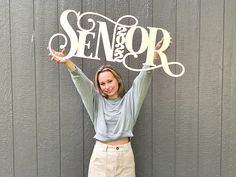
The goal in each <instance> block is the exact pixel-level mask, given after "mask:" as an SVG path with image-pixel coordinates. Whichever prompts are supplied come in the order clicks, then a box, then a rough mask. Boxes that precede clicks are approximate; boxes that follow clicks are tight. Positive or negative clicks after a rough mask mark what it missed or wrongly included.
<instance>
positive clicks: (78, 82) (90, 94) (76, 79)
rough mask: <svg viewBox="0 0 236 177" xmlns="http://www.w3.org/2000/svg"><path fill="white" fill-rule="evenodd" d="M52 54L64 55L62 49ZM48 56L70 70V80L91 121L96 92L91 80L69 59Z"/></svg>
mask: <svg viewBox="0 0 236 177" xmlns="http://www.w3.org/2000/svg"><path fill="white" fill-rule="evenodd" d="M53 52H55V51H53ZM54 54H55V55H57V56H60V57H62V56H64V51H61V52H55V53H54ZM49 56H51V60H53V61H55V62H56V63H60V64H64V65H65V66H66V68H67V69H68V71H69V72H70V75H71V78H72V81H73V83H74V85H75V87H76V89H77V91H78V92H79V94H80V96H81V99H82V101H83V104H84V106H85V108H86V110H87V112H88V114H89V116H90V118H91V120H92V122H93V121H94V117H95V116H94V110H95V106H96V97H97V92H96V90H95V87H94V85H93V82H92V81H91V80H90V79H89V78H88V77H87V76H86V75H85V74H84V73H83V72H82V70H81V69H80V68H78V67H77V66H76V65H75V64H74V63H73V62H72V61H71V60H70V59H67V60H65V61H60V60H59V59H58V58H56V57H55V56H52V55H51V54H49Z"/></svg>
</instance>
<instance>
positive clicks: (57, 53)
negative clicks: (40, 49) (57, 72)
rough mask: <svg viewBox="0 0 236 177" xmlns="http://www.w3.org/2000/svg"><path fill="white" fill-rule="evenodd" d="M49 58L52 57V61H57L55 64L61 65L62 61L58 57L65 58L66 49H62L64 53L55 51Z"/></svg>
mask: <svg viewBox="0 0 236 177" xmlns="http://www.w3.org/2000/svg"><path fill="white" fill-rule="evenodd" d="M48 56H50V57H51V61H55V63H60V59H59V58H58V57H64V56H65V48H64V49H62V51H60V52H56V51H55V50H52V52H51V53H49V54H48Z"/></svg>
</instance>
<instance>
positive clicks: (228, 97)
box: [221, 0, 236, 177]
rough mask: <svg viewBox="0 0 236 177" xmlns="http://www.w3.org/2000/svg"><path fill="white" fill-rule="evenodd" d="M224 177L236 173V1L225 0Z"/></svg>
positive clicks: (232, 176) (231, 176) (229, 176)
mask: <svg viewBox="0 0 236 177" xmlns="http://www.w3.org/2000/svg"><path fill="white" fill-rule="evenodd" d="M224 12H225V18H224V65H223V72H224V73H223V74H224V75H223V95H222V96H223V122H222V175H221V176H222V177H234V176H235V174H236V136H235V135H236V119H235V115H236V110H235V108H236V43H235V41H236V24H235V18H236V13H235V12H236V1H230V0H226V1H225V9H224Z"/></svg>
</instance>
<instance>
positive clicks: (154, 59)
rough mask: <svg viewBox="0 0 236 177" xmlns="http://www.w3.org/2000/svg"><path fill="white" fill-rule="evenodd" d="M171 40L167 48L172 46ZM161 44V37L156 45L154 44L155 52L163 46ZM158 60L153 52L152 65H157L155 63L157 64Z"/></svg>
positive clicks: (162, 40)
mask: <svg viewBox="0 0 236 177" xmlns="http://www.w3.org/2000/svg"><path fill="white" fill-rule="evenodd" d="M171 39H172V38H171ZM171 39H170V44H169V46H168V48H169V47H170V46H171V45H172V41H171ZM163 42H164V38H163V37H162V38H161V40H160V41H158V43H157V44H156V46H155V50H158V49H160V48H161V46H162V44H163ZM158 59H159V55H158V53H157V52H154V57H153V63H154V64H157V63H158Z"/></svg>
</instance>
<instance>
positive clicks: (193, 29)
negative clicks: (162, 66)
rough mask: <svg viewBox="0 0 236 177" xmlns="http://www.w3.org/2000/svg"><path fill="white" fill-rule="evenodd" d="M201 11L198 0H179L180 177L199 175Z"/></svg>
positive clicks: (177, 112)
mask: <svg viewBox="0 0 236 177" xmlns="http://www.w3.org/2000/svg"><path fill="white" fill-rule="evenodd" d="M199 12H200V9H199V1H198V0H192V1H191V2H189V1H188V0H184V1H177V22H176V23H177V27H176V34H177V36H176V60H177V61H178V62H180V63H182V64H183V65H184V66H185V68H186V72H185V74H184V75H183V76H182V77H181V78H177V79H176V177H178V176H179V177H189V176H191V177H197V176H198V64H199V61H198V59H199ZM177 72H179V71H177Z"/></svg>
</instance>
